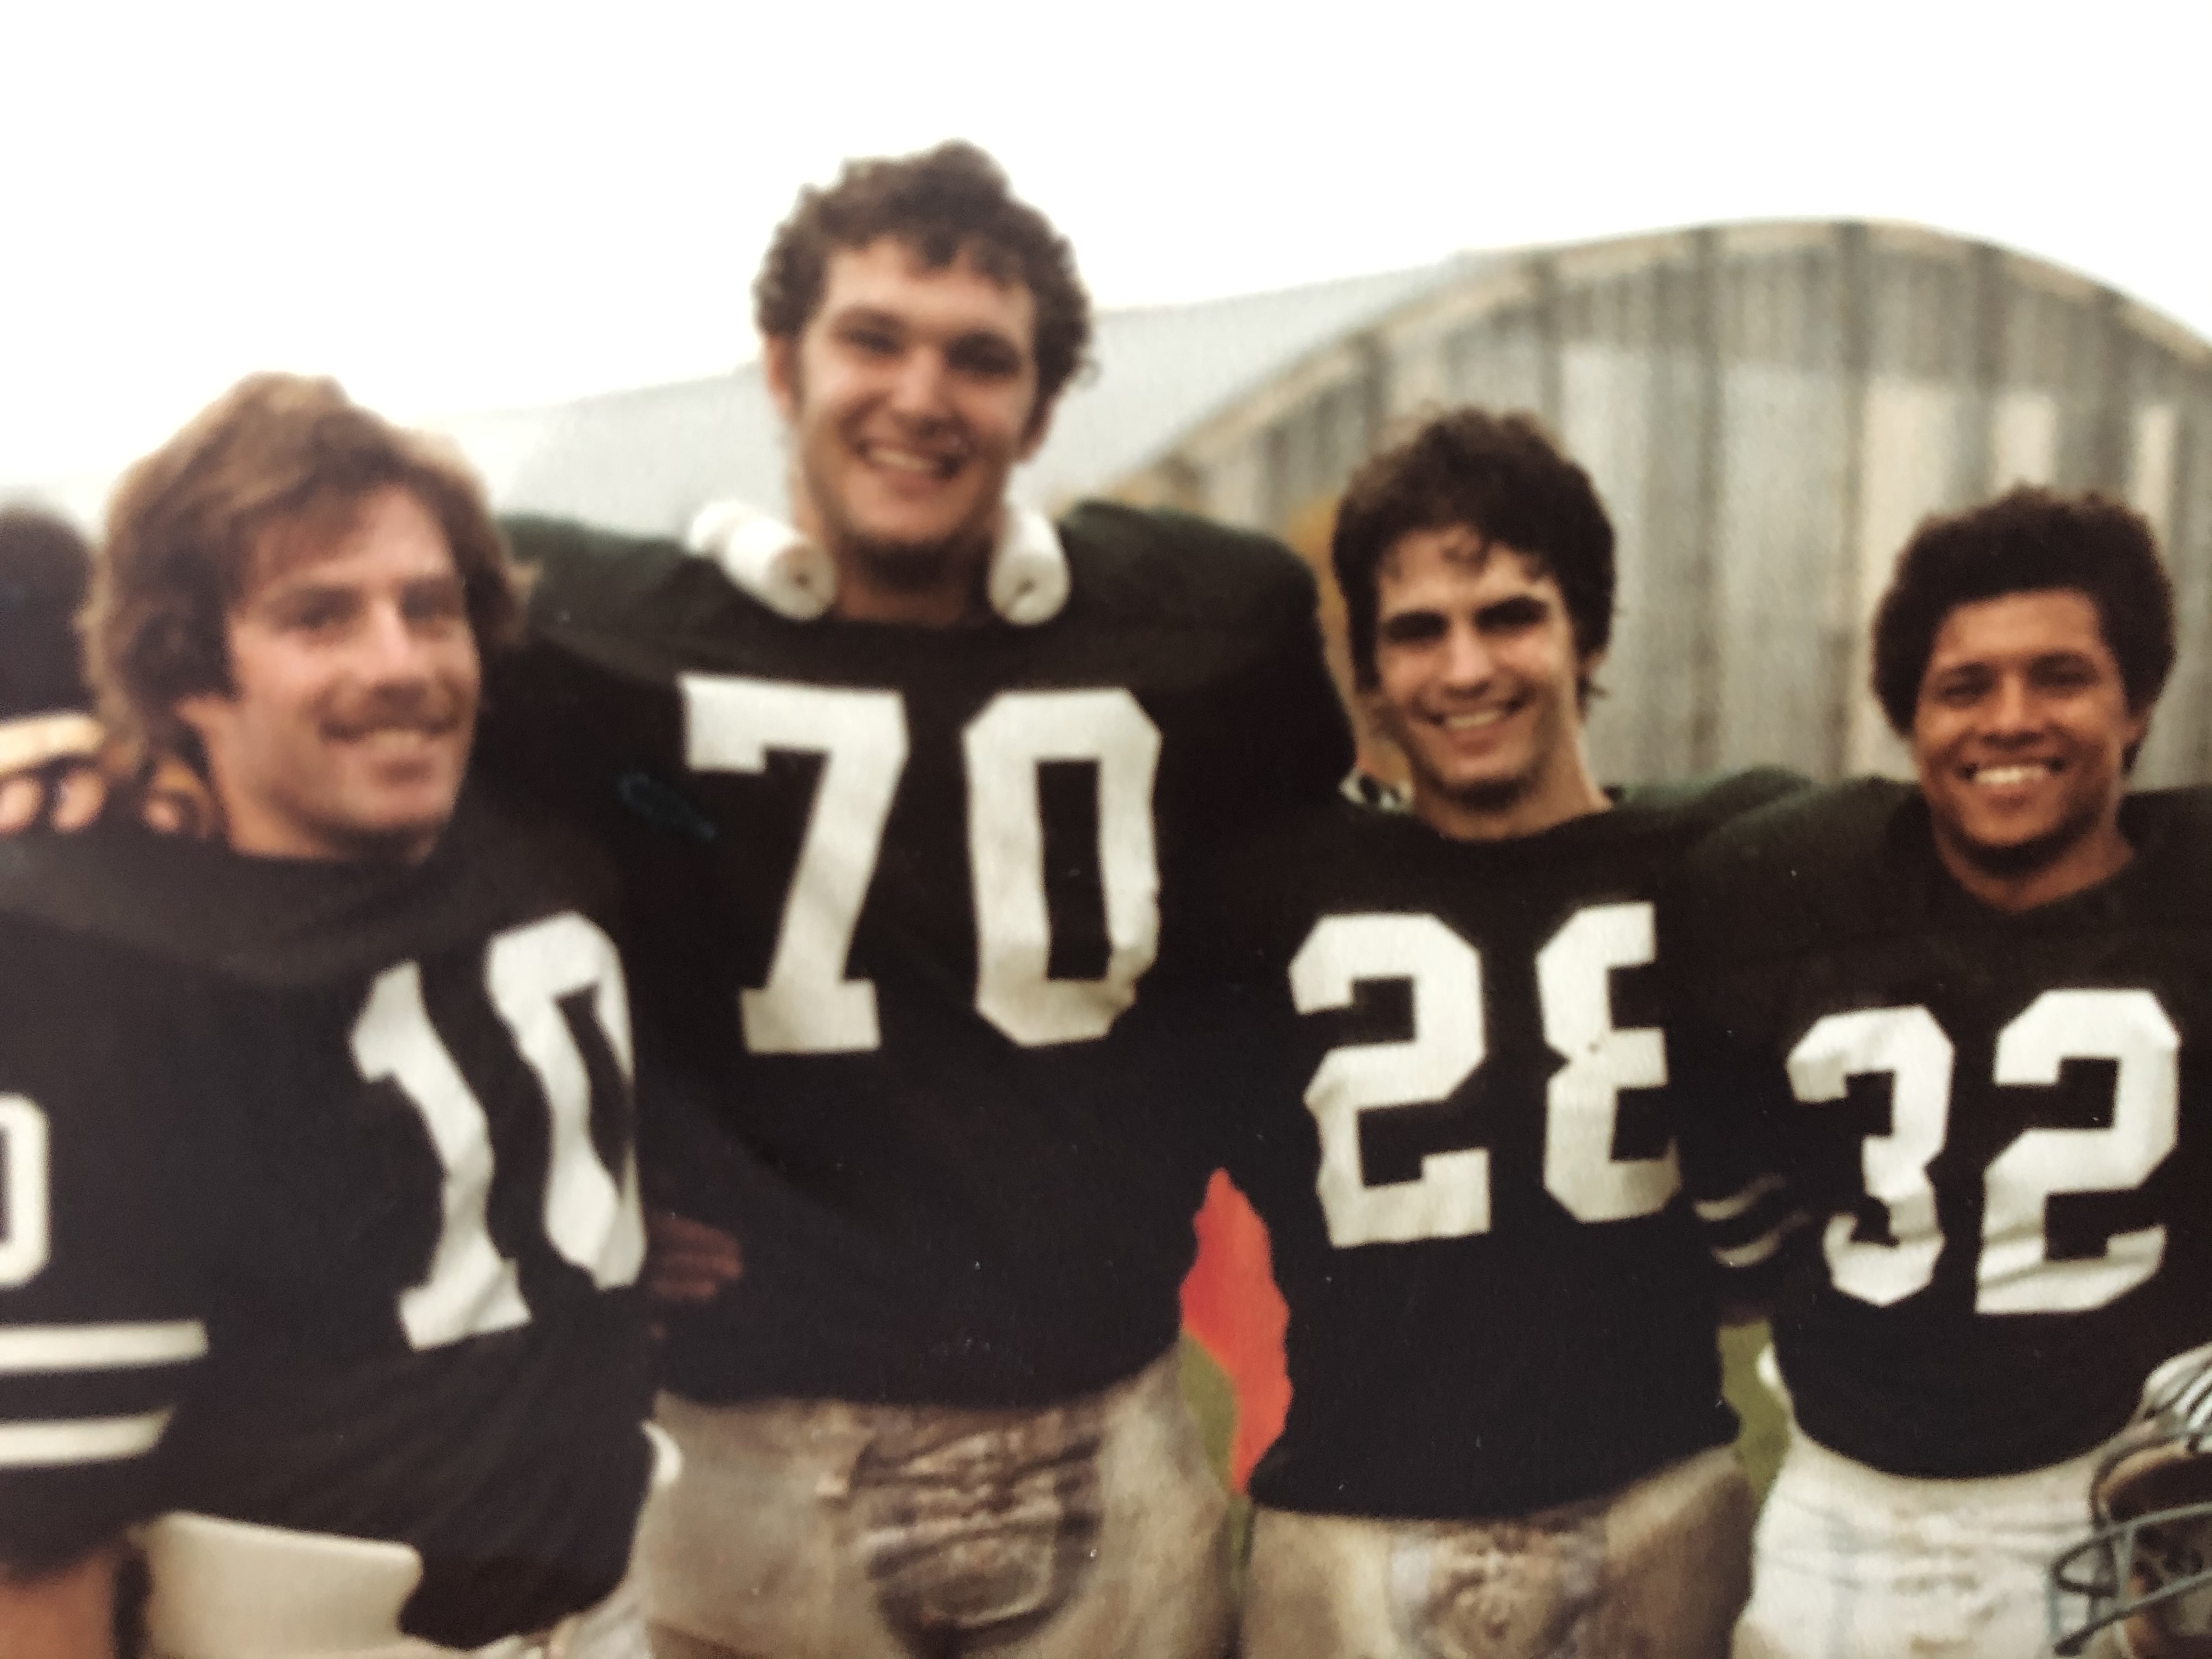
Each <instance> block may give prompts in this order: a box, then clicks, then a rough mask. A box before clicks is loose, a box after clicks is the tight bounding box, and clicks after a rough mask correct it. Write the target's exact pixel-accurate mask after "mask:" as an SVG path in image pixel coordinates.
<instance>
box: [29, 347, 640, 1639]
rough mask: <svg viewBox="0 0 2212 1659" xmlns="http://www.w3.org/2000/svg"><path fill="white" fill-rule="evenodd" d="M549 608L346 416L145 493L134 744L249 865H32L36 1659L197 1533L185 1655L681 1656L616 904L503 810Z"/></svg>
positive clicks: (175, 457)
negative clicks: (198, 775)
mask: <svg viewBox="0 0 2212 1659" xmlns="http://www.w3.org/2000/svg"><path fill="white" fill-rule="evenodd" d="M519 619H520V595H519V592H518V591H517V586H516V584H515V580H514V576H513V569H512V567H511V566H510V564H509V562H508V557H507V551H506V549H505V547H504V545H503V544H502V542H501V537H500V535H499V533H498V531H497V529H496V527H495V526H494V524H493V522H492V520H491V519H490V518H489V515H488V513H487V512H486V509H485V507H484V505H483V500H482V497H481V495H480V492H479V489H478V487H477V483H476V482H475V481H474V479H473V478H472V477H470V476H469V475H468V474H466V473H465V471H462V470H461V469H460V468H459V466H458V465H456V464H455V463H453V461H451V460H449V459H447V458H446V457H445V456H444V455H443V453H441V452H440V451H438V450H435V449H434V448H432V447H429V446H428V444H427V443H426V442H425V441H422V440H421V439H419V438H417V437H415V436H413V435H408V434H405V433H402V432H399V431H397V430H395V429H394V428H391V427H389V426H387V425H386V423H385V422H382V421H380V420H379V419H377V418H376V417H375V416H373V415H370V414H369V413H368V412H367V411H365V410H362V409H360V408H358V407H356V406H355V405H353V404H349V402H347V400H346V399H345V398H344V397H343V394H342V393H341V392H339V391H338V389H337V387H336V386H334V385H332V384H331V383H330V382H328V381H318V380H298V379H294V378H289V377H282V376H261V377H256V378H254V379H252V380H246V381H244V382H242V383H240V385H239V386H237V387H235V388H234V389H233V390H232V391H231V392H229V393H228V394H227V395H226V396H225V397H223V398H221V399H219V400H218V401H217V402H216V404H213V405H212V406H210V408H209V409H208V410H205V411H204V412H203V413H202V414H201V415H200V416H198V417H197V418H196V419H195V420H194V421H193V422H191V424H190V425H188V426H187V427H186V428H185V429H184V430H183V431H182V432H181V433H179V435H177V436H176V437H175V438H173V440H171V441H170V442H169V443H168V444H167V445H165V446H164V447H162V448H161V449H160V450H158V451H156V452H155V453H154V454H153V455H151V456H149V458H147V459H145V460H143V461H142V462H141V463H140V464H139V465H137V467H136V468H135V469H133V470H132V471H131V473H130V474H129V475H128V477H126V478H125V481H124V483H122V485H121V486H120V488H119V490H118V495H117V497H116V501H115V504H114V507H113V510H112V518H111V521H110V526H109V532H108V538H107V541H106V547H105V550H104V552H103V556H102V558H101V560H100V563H99V565H98V567H97V570H96V574H95V576H94V587H93V592H92V597H91V600H90V604H89V607H88V621H87V629H86V633H87V639H88V644H89V647H90V657H91V660H92V665H93V673H94V681H95V683H96V686H97V689H98V690H99V693H100V703H101V708H102V712H103V714H104V715H105V716H106V726H107V729H108V732H109V735H110V737H111V738H112V739H114V740H115V741H117V742H118V744H122V745H124V746H126V747H129V748H131V749H134V750H152V749H159V750H164V751H167V752H170V753H183V754H188V755H190V756H191V757H193V759H194V762H195V763H196V764H197V767H198V768H199V769H200V770H201V772H202V774H203V775H204V779H205V781H206V782H207V784H208V786H209V788H210V793H211V795H212V797H213V799H214V800H215V802H216V806H217V808H218V809H219V818H220V828H221V834H220V836H218V837H217V838H216V839H214V840H210V841H199V840H193V839H185V838H170V837H162V836H154V835H152V834H150V833H149V832H147V831H144V830H142V829H136V828H135V827H131V826H129V825H126V824H125V823H120V822H112V823H107V824H105V825H103V826H102V827H101V828H100V829H96V830H94V831H93V832H91V833H88V834H86V835H82V836H72V837H67V838H53V837H48V838H44V839H39V838H33V839H31V840H27V841H18V842H10V843H9V845H8V847H7V848H6V854H7V859H6V864H5V867H4V869H0V1652H5V1653H6V1654H8V1655H9V1659H108V1656H110V1655H111V1654H112V1653H113V1652H114V1651H115V1650H116V1648H115V1638H114V1636H113V1633H112V1612H113V1608H112V1600H113V1590H112V1586H113V1581H114V1577H115V1564H116V1560H117V1556H118V1541H119V1540H120V1537H121V1535H122V1534H123V1533H124V1532H125V1528H130V1527H131V1526H133V1525H134V1524H135V1523H139V1522H149V1517H152V1516H155V1515H156V1514H157V1513H158V1512H161V1511H171V1512H170V1513H167V1514H166V1515H162V1516H161V1518H160V1519H158V1520H152V1521H151V1522H150V1524H149V1525H147V1526H146V1527H145V1528H144V1529H143V1532H141V1533H140V1534H139V1535H138V1543H139V1545H140V1547H141V1548H143V1553H144V1558H145V1561H146V1564H147V1567H148V1571H149V1577H150V1583H151V1593H150V1597H149V1600H148V1601H147V1603H146V1606H145V1609H144V1615H145V1617H144V1623H145V1628H146V1649H147V1651H148V1652H149V1653H150V1654H152V1655H155V1656H159V1659H237V1656H240V1655H242V1654H254V1655H261V1656H269V1659H288V1656H293V1655H301V1656H307V1655H313V1656H317V1659H325V1656H361V1659H368V1656H378V1659H390V1656H398V1655H403V1654H404V1655H406V1656H410V1659H415V1656H419V1659H433V1656H435V1655H439V1654H448V1653H459V1652H464V1651H466V1652H477V1651H479V1650H481V1651H483V1652H486V1653H490V1652H496V1653H497V1654H498V1655H500V1656H501V1659H521V1656H523V1655H526V1654H530V1653H538V1652H542V1651H550V1650H559V1651H562V1652H564V1653H566V1654H568V1655H569V1656H572V1659H587V1656H588V1659H638V1656H641V1654H642V1652H643V1643H644V1632H643V1627H642V1625H641V1621H640V1620H639V1617H638V1615H637V1613H636V1611H635V1602H634V1601H633V1599H632V1598H631V1597H630V1596H629V1595H628V1594H627V1592H626V1591H624V1590H623V1589H622V1588H621V1587H622V1586H623V1583H624V1581H625V1577H626V1573H627V1570H628V1563H629V1553H630V1544H631V1541H632V1535H633V1533H634V1530H635V1519H636V1516H637V1514H638V1511H639V1509H640V1507H641V1503H642V1501H643V1498H644V1496H645V1493H646V1491H647V1481H648V1475H649V1473H650V1471H651V1469H652V1468H653V1462H654V1458H653V1448H652V1444H651V1443H650V1442H649V1440H648V1438H647V1435H646V1433H645V1432H644V1430H643V1424H642V1419H643V1418H644V1416H645V1413H646V1412H647V1408H648V1407H649V1403H650V1401H649V1390H648V1388H647V1367H646V1363H645V1349H644V1344H643V1336H642V1331H641V1319H640V1310H639V1308H638V1306H637V1305H636V1304H637V1292H636V1291H634V1290H633V1289H632V1288H631V1282H632V1280H633V1279H635V1276H636V1273H637V1271H638V1267H639V1263H640V1261H641V1256H642V1255H643V1250H644V1231H643V1225H642V1220H641V1213H640V1210H639V1206H638V1197H637V1182H636V1174H635V1156H634V1152H633V1148H632V1139H631V1116H632V1114H631V1106H630V1094H629V1073H630V1071H631V1068H632V1042H631V1036H630V1031H629V1020H628V1013H627V1006H626V1000H625V992H624V988H623V979H622V975H621V972H620V969H619V965H618V963H617V960H616V957H615V953H614V948H613V946H612V945H611V943H610V941H609V939H608V936H607V934H606V933H605V932H603V931H602V929H601V927H600V925H599V922H598V921H594V920H593V919H592V908H595V905H596V897H597V895H596V888H597V884H596V883H594V882H593V881H592V878H591V877H590V874H589V872H588V870H587V869H586V868H585V867H583V866H580V865H578V864H576V863H575V861H574V860H572V859H571V858H570V857H569V856H568V854H566V852H565V850H564V849H562V848H558V847H556V846H552V845H550V844H547V843H545V842H543V841H542V839H541V837H540V836H538V835H537V834H536V833H535V832H534V831H526V830H525V829H521V828H520V827H518V826H517V825H516V824H515V823H513V822H511V821H509V820H508V819H507V818H506V817H503V816H501V814H499V813H497V812H496V811H495V810H494V809H493V808H491V807H490V806H489V805H487V804H486V803H484V802H483V800H482V799H478V798H476V797H474V796H471V797H469V798H463V796H462V793H461V789H462V782H463V777H464V774H465V769H466V766H467V763H468V758H469V752H470V746H471V738H472V735H473V732H474V727H475V723H476V714H477V702H478V690H479V684H480V676H481V665H482V661H483V656H484V654H485V653H487V652H488V651H489V650H490V649H491V648H492V647H494V646H495V645H498V644H500V643H501V641H504V640H505V639H506V638H507V636H508V635H510V634H511V633H512V631H513V628H514V625H515V624H516V623H517V622H518V621H519ZM598 908H603V907H598ZM127 1650H128V1649H127V1648H126V1651H127Z"/></svg>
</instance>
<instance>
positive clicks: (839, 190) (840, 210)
mask: <svg viewBox="0 0 2212 1659" xmlns="http://www.w3.org/2000/svg"><path fill="white" fill-rule="evenodd" d="M884 236H896V238H898V240H901V241H902V242H904V243H905V244H906V245H907V246H908V247H910V248H912V249H913V250H914V252H915V255H916V256H917V257H918V258H920V259H921V262H922V264H924V266H926V267H927V269H929V270H943V269H944V268H945V266H947V265H949V264H951V263H952V262H953V261H954V260H955V259H957V258H963V257H964V258H968V259H969V260H972V261H973V262H974V263H975V267H976V269H978V270H981V271H982V272H983V273H984V275H986V276H989V277H990V278H991V279H992V280H993V281H994V282H998V283H1021V284H1023V285H1024V287H1026V288H1027V289H1029V291H1030V295H1031V296H1032V297H1033V298H1034V299H1035V300H1036V339H1035V340H1034V341H1033V342H1032V349H1033V351H1034V354H1035V356H1036V371H1037V401H1036V414H1035V416H1033V417H1032V418H1033V420H1035V421H1042V419H1043V418H1044V416H1045V413H1046V412H1047V411H1048V410H1050V409H1051V407H1052V403H1053V399H1054V398H1057V397H1058V396H1059V395H1060V391H1061V389H1062V388H1063V387H1065V386H1066V384H1067V382H1068V380H1070V379H1071V378H1072V377H1073V375H1074V374H1075V371H1076V370H1077V369H1078V368H1081V367H1082V364H1083V357H1084V353H1085V350H1086V349H1088V348H1089V346H1090V343H1091V295H1090V293H1089V292H1088V290H1086V289H1085V288H1084V286H1083V279H1082V278H1081V277H1080V276H1078V275H1076V270H1075V254H1074V251H1073V249H1071V248H1070V247H1069V246H1068V245H1067V239H1066V237H1065V236H1062V235H1061V234H1060V233H1059V232H1058V231H1056V230H1054V228H1053V227H1052V222H1051V221H1049V220H1048V219H1047V218H1046V217H1045V216H1044V215H1042V213H1040V212H1038V211H1037V210H1036V209H1035V208H1033V207H1031V206H1030V204H1028V203H1026V202H1024V201H1020V200H1018V199H1017V198H1016V197H1015V196H1014V195H1013V193H1012V190H1011V189H1010V188H1009V187H1008V185H1007V183H1006V173H1004V172H1003V171H1001V170H1000V167H999V164H998V163H997V162H996V161H993V160H992V159H991V158H990V157H989V156H988V155H985V154H984V153H983V152H982V151H981V150H980V149H977V148H976V147H975V145H973V144H969V143H962V142H960V141H958V140H957V139H956V140H953V141H951V142H950V143H942V144H939V145H938V146H937V148H936V149H927V150H923V151H921V153H920V154H919V155H896V156H872V157H869V158H866V159H865V160H860V161H848V162H846V163H845V167H844V170H843V171H842V173H839V174H838V175H837V182H836V184H834V185H830V186H829V188H828V189H826V190H821V189H817V188H815V187H813V186H811V185H810V186H808V187H807V188H806V189H805V190H803V191H799V204H798V205H797V206H796V207H794V208H793V210H792V211H791V216H790V217H789V218H787V219H786V220H785V221H784V222H783V223H782V224H781V225H779V226H778V227H777V228H776V233H775V240H774V241H773V242H771V243H770V244H769V250H768V257H767V258H765V259H763V261H762V262H761V269H760V275H759V276H757V277H756V278H755V279H754V281H753V316H754V320H755V321H757V323H758V324H759V325H760V331H761V332H762V334H763V335H764V336H766V337H768V338H769V339H771V340H796V339H797V338H798V337H799V335H800V334H801V333H802V332H803V331H805V327H806V325H807V323H808V322H809V321H810V320H811V319H812V318H813V316H814V313H815V312H816V311H817V310H818V309H819V308H820V307H821V304H822V290H823V283H824V280H825V276H826V273H827V272H828V270H829V256H830V255H831V254H833V253H835V252H838V251H839V250H840V249H847V248H861V247H866V246H868V244H870V243H871V242H873V241H876V240H878V239H879V238H882V237H884Z"/></svg>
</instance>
